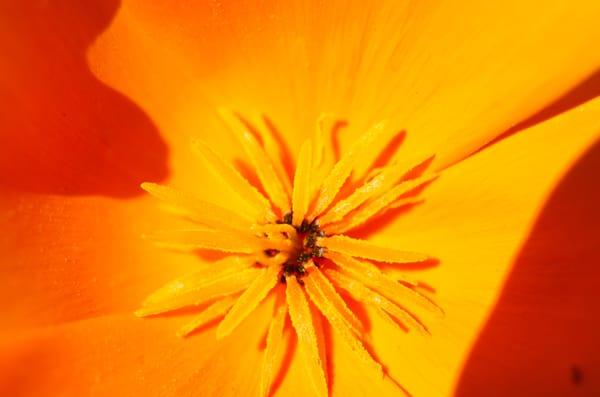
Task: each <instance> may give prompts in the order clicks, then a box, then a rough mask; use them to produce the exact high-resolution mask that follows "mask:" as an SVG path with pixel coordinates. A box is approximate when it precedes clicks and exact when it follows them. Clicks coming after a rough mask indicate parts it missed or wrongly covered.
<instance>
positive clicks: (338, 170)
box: [310, 122, 385, 220]
mask: <svg viewBox="0 0 600 397" xmlns="http://www.w3.org/2000/svg"><path fill="white" fill-rule="evenodd" d="M384 125H385V123H383V122H381V123H377V124H375V125H374V126H373V127H371V129H369V130H368V131H367V132H366V133H365V134H364V135H363V136H361V137H360V138H359V139H358V140H357V141H356V142H354V144H353V145H352V147H351V148H350V149H349V150H348V151H347V152H346V153H344V156H343V157H342V158H341V159H340V161H338V162H337V164H336V165H335V166H334V167H333V169H332V170H331V172H330V173H329V175H327V177H325V179H324V180H323V184H322V185H321V189H320V190H319V195H318V196H317V201H316V203H315V208H314V209H313V210H312V212H311V215H310V219H311V220H312V219H314V218H315V217H316V216H318V215H320V214H321V213H322V212H323V211H325V210H326V209H327V207H328V206H329V204H331V203H332V202H333V200H334V199H335V197H336V196H337V194H338V192H339V190H340V188H341V187H342V185H343V184H344V182H345V181H346V179H348V177H349V176H350V173H351V172H352V169H353V167H354V164H355V163H356V161H357V160H358V159H359V158H360V156H361V153H362V152H363V151H364V149H365V147H369V144H370V143H371V142H373V141H375V140H377V139H378V138H379V137H380V136H381V135H382V134H383V131H384Z"/></svg>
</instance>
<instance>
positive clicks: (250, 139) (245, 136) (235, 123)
mask: <svg viewBox="0 0 600 397" xmlns="http://www.w3.org/2000/svg"><path fill="white" fill-rule="evenodd" d="M219 115H220V116H221V118H222V119H223V120H224V121H225V123H227V125H228V126H229V128H230V129H231V131H232V132H233V133H234V134H235V136H236V138H237V139H238V141H239V142H240V143H241V144H242V146H243V148H244V151H245V152H246V155H247V156H248V157H249V158H250V161H251V162H252V164H253V165H254V168H255V170H256V173H257V175H258V179H260V182H261V184H262V185H263V187H264V189H265V191H266V192H267V194H268V195H269V197H270V198H271V201H272V202H273V204H275V206H277V207H278V208H279V209H280V210H281V211H282V212H284V213H286V212H288V211H289V209H290V198H289V196H288V194H287V193H286V191H285V189H284V187H283V183H282V181H281V180H280V179H279V176H278V175H277V172H276V171H275V167H274V166H273V163H272V162H271V160H270V158H269V156H268V155H267V153H265V150H264V149H263V148H262V147H261V145H260V143H259V142H258V141H257V140H256V138H255V137H254V135H253V134H252V133H251V132H250V131H249V130H248V127H247V126H246V125H244V123H243V122H242V120H240V119H239V118H238V117H237V116H236V115H235V114H234V113H233V112H231V111H230V110H228V109H219Z"/></svg>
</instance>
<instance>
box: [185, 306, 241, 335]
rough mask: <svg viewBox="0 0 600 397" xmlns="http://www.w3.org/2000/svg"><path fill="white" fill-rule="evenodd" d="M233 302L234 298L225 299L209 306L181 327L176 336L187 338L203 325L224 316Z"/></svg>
mask: <svg viewBox="0 0 600 397" xmlns="http://www.w3.org/2000/svg"><path fill="white" fill-rule="evenodd" d="M235 301H236V298H234V297H225V298H222V299H220V300H218V301H216V302H215V303H213V304H211V305H210V306H208V307H207V308H206V309H204V310H203V311H202V313H200V314H198V315H197V316H196V317H194V318H193V319H192V321H190V322H189V323H186V324H185V325H184V326H183V327H181V328H180V329H179V331H177V336H180V337H184V336H188V335H189V334H191V333H192V332H194V331H195V330H197V329H198V328H200V327H202V326H203V325H205V324H207V323H209V322H210V321H212V320H214V319H216V318H218V317H220V316H222V315H224V314H225V313H227V311H228V310H229V309H230V308H231V306H232V305H233V304H234V303H235Z"/></svg>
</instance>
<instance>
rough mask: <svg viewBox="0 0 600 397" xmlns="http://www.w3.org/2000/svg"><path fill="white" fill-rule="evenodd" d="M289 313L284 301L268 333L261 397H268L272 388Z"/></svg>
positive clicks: (262, 372) (261, 376)
mask: <svg viewBox="0 0 600 397" xmlns="http://www.w3.org/2000/svg"><path fill="white" fill-rule="evenodd" d="M286 315H287V305H286V304H285V303H283V304H282V305H281V306H280V307H279V308H278V309H277V311H276V313H275V316H274V317H273V320H271V324H270V325H269V332H268V334H267V347H266V348H265V355H264V357H263V363H262V371H261V375H260V397H267V396H268V395H269V392H270V390H271V384H272V382H273V378H274V377H275V371H276V368H275V365H276V362H275V361H276V359H277V355H278V354H279V351H280V350H281V345H282V344H283V327H284V325H285V316H286Z"/></svg>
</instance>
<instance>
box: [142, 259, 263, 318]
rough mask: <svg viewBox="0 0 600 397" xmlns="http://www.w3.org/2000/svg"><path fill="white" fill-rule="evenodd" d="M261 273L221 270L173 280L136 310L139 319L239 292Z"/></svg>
mask: <svg viewBox="0 0 600 397" xmlns="http://www.w3.org/2000/svg"><path fill="white" fill-rule="evenodd" d="M259 274H260V271H259V270H258V269H255V268H247V269H244V270H240V271H231V270H229V269H228V270H227V271H222V272H219V273H215V274H210V275H207V274H206V272H198V273H193V274H190V275H188V276H184V277H182V278H179V279H177V280H174V281H171V282H170V283H168V284H167V285H165V286H164V287H162V288H160V289H159V290H158V291H156V292H154V293H153V294H152V295H150V296H149V297H148V298H147V299H146V300H145V301H144V303H143V304H142V307H141V308H140V309H139V310H138V311H136V315H137V316H139V317H145V316H149V315H153V314H159V313H165V312H168V311H172V310H175V309H179V308H182V307H187V306H193V305H199V304H202V303H204V302H206V301H208V300H211V299H214V298H218V297H220V296H226V295H230V294H233V293H236V292H239V291H241V290H243V289H245V288H247V287H248V285H250V283H251V282H252V281H253V280H254V279H255V278H256V277H257V276H259Z"/></svg>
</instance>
